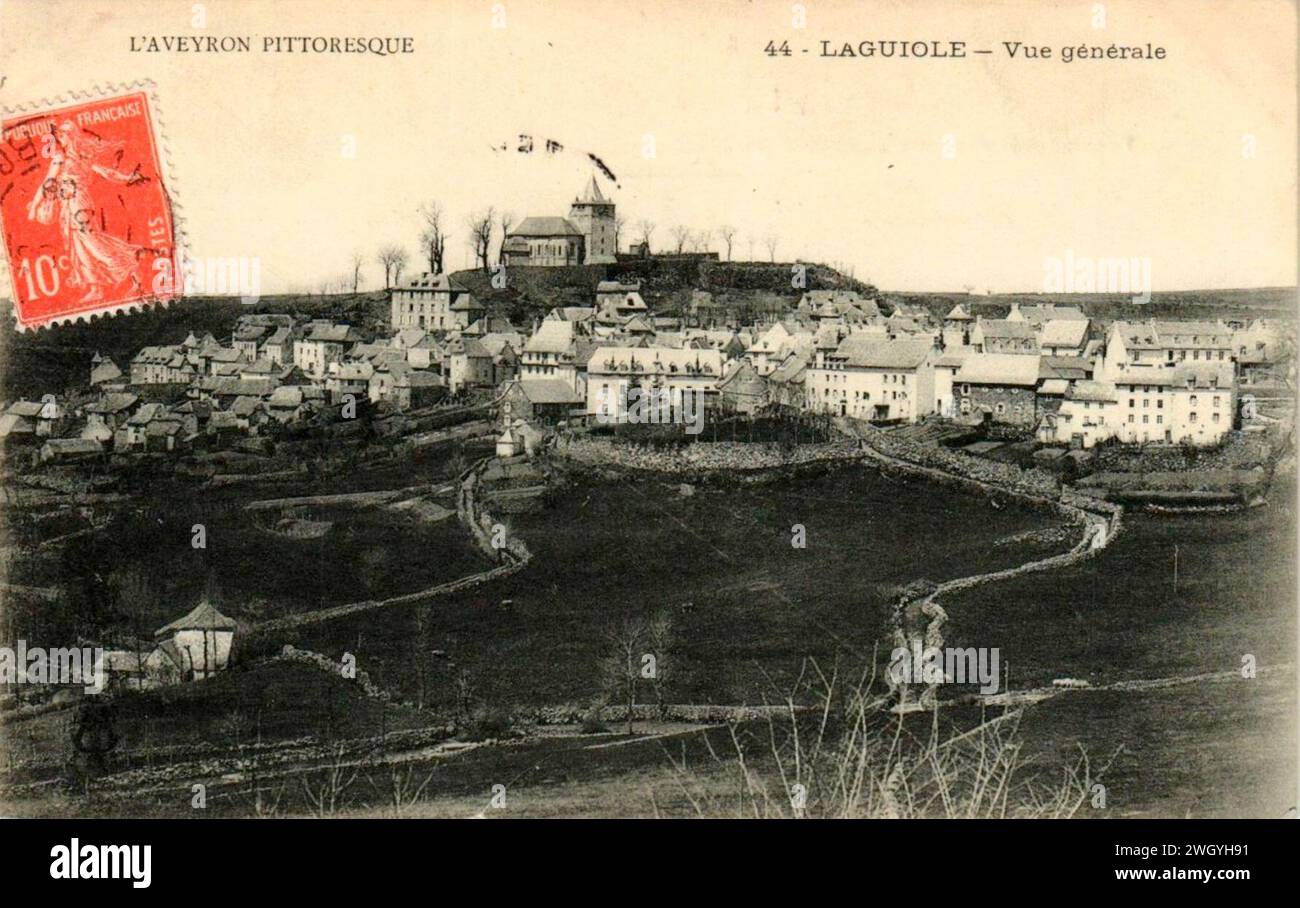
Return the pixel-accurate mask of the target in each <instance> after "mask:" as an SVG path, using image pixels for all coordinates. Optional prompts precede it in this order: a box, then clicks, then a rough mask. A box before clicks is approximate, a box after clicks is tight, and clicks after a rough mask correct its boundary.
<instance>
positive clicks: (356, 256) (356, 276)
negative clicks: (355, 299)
mask: <svg viewBox="0 0 1300 908" xmlns="http://www.w3.org/2000/svg"><path fill="white" fill-rule="evenodd" d="M365 261H366V259H365V256H363V255H362V254H361V253H360V252H354V253H352V294H353V296H355V295H356V294H357V292H358V291H359V290H360V289H361V266H362V265H363V264H365Z"/></svg>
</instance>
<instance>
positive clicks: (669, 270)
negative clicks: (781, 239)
mask: <svg viewBox="0 0 1300 908" xmlns="http://www.w3.org/2000/svg"><path fill="white" fill-rule="evenodd" d="M801 264H803V265H804V267H806V269H807V272H806V275H805V283H806V286H805V287H802V288H796V287H794V286H793V285H792V276H793V273H794V272H793V268H794V266H795V263H793V262H720V261H716V260H714V259H709V258H703V257H700V256H689V255H687V256H654V257H651V258H649V259H633V258H623V259H621V260H620V261H619V262H618V263H617V264H613V265H576V266H572V267H567V268H544V267H535V266H522V267H514V268H510V269H508V270H507V273H506V287H505V288H495V287H493V286H492V276H491V275H490V274H485V273H484V272H483V271H482V270H477V269H475V270H467V271H457V272H455V274H453V275H452V276H453V277H454V278H455V279H456V280H458V281H460V282H461V283H462V284H464V285H465V286H466V287H468V288H469V289H470V290H471V291H472V292H473V293H474V295H475V297H477V298H478V299H479V300H480V301H481V302H483V303H485V304H487V305H489V306H490V307H491V308H492V309H493V311H495V312H496V313H498V314H502V315H509V316H511V317H512V318H515V319H516V320H517V321H519V322H527V321H529V320H531V319H532V318H534V317H536V316H540V315H544V314H545V313H546V312H547V311H549V310H550V309H552V308H554V307H555V306H590V305H591V302H592V298H593V296H594V294H595V290H596V285H597V284H599V283H600V282H601V281H603V280H618V281H624V282H633V281H637V282H640V284H641V296H642V298H643V299H645V301H646V303H648V304H649V305H650V308H651V309H654V310H655V311H656V312H658V313H660V314H666V315H679V314H681V313H682V312H684V311H686V309H687V307H688V306H689V304H690V302H691V297H692V293H693V292H694V291H696V290H704V291H707V292H708V293H710V294H712V297H713V302H714V303H715V304H717V305H718V306H719V308H720V309H721V310H722V312H723V313H724V314H729V315H733V316H735V317H740V318H743V317H744V316H745V315H746V314H749V313H752V312H758V311H762V312H765V313H770V312H772V311H780V310H781V309H782V308H783V307H789V306H793V305H794V304H795V303H797V302H798V300H799V297H800V296H802V295H803V292H804V290H805V289H807V290H841V289H842V290H856V291H858V292H859V293H861V294H862V295H864V296H868V297H875V296H876V295H877V292H876V288H874V287H872V286H870V285H869V284H864V283H862V282H861V281H857V280H854V279H853V278H850V277H846V276H845V275H843V274H840V273H839V272H838V271H835V270H834V269H832V268H828V267H827V266H825V265H819V264H810V263H801Z"/></svg>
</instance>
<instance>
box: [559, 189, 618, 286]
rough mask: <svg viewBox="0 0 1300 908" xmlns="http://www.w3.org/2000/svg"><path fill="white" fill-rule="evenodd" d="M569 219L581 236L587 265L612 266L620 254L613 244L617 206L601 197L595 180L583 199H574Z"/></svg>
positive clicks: (583, 195) (584, 262)
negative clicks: (615, 255) (615, 257)
mask: <svg viewBox="0 0 1300 908" xmlns="http://www.w3.org/2000/svg"><path fill="white" fill-rule="evenodd" d="M569 220H570V221H572V222H573V226H575V227H577V228H578V231H579V232H580V233H581V234H582V237H583V240H584V245H585V246H586V254H585V258H584V259H583V264H585V265H608V264H612V263H613V262H614V261H615V259H614V254H615V253H616V252H617V251H618V249H617V247H616V245H615V241H614V203H613V202H611V201H610V200H609V199H607V198H605V196H604V195H602V194H601V191H600V187H599V186H598V185H596V177H595V176H592V178H591V183H590V184H588V186H587V188H586V190H585V191H584V193H583V194H582V196H581V197H580V198H577V199H574V200H573V207H571V208H570V209H569Z"/></svg>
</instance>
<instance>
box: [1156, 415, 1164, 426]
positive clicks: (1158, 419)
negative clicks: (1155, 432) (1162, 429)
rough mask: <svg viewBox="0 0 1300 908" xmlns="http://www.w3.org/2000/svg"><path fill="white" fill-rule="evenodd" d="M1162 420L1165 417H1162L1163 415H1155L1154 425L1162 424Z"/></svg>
mask: <svg viewBox="0 0 1300 908" xmlns="http://www.w3.org/2000/svg"><path fill="white" fill-rule="evenodd" d="M1164 421H1165V418H1164V417H1163V416H1157V417H1156V425H1157V426H1159V425H1162V424H1163V423H1164Z"/></svg>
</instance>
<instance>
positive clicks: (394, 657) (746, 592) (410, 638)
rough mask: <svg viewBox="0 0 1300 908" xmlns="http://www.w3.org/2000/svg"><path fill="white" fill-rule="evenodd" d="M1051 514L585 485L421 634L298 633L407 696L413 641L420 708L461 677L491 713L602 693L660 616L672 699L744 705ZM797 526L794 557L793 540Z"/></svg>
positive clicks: (777, 488) (837, 496)
mask: <svg viewBox="0 0 1300 908" xmlns="http://www.w3.org/2000/svg"><path fill="white" fill-rule="evenodd" d="M1053 522H1054V517H1052V516H1051V515H1047V514H1044V513H1041V512H1037V511H1031V510H1022V509H1019V508H1016V507H1006V508H1003V509H1002V510H995V509H993V508H992V507H990V505H989V504H988V502H987V501H986V500H985V499H984V498H982V497H977V496H968V495H964V494H960V493H955V492H953V491H950V490H940V489H935V488H933V487H931V486H928V485H924V484H920V483H915V484H913V483H908V482H901V481H895V480H891V479H888V478H885V477H882V476H881V475H880V474H878V473H876V472H873V471H870V470H866V469H862V468H846V469H842V470H838V471H836V472H833V473H830V474H827V475H824V476H820V477H815V478H805V479H799V480H794V481H789V482H783V483H781V484H780V485H771V486H753V487H744V488H736V489H731V488H728V489H722V488H707V487H700V488H698V489H696V491H695V494H693V495H690V496H682V495H681V494H680V493H679V487H678V486H677V485H675V484H668V483H661V482H652V481H645V480H636V481H633V480H629V481H627V482H606V483H600V484H596V485H591V486H586V485H583V486H579V487H578V488H575V489H573V490H571V492H570V493H569V494H568V495H566V496H563V497H562V498H561V499H560V500H559V502H558V503H557V504H555V505H554V506H553V507H551V508H548V509H545V510H541V511H538V512H536V513H532V514H524V515H519V516H517V517H513V518H511V523H512V531H513V532H518V533H520V534H521V535H522V538H523V539H524V540H525V541H526V542H527V544H528V546H529V547H530V548H531V549H532V551H533V553H534V556H535V557H534V559H533V561H532V563H531V564H529V566H528V567H527V568H525V569H524V570H523V571H521V572H520V573H518V574H515V575H514V576H512V577H510V578H508V579H506V580H503V581H500V582H497V583H494V584H492V585H490V586H488V587H484V588H480V589H477V590H474V591H471V592H470V593H467V594H465V595H463V596H458V597H448V598H443V599H440V600H438V601H437V602H436V603H434V604H433V605H431V606H429V607H427V610H426V611H427V623H426V626H425V627H424V629H423V630H422V632H421V633H422V635H423V636H421V634H417V633H415V630H414V624H415V621H416V615H415V614H413V613H412V612H410V611H406V612H391V613H385V614H383V615H376V616H358V617H357V618H355V619H340V620H338V621H332V622H330V623H329V624H327V625H323V626H320V627H317V628H312V629H307V630H304V631H303V632H301V638H300V639H301V643H302V645H304V646H306V647H308V648H310V649H313V650H317V651H321V652H326V653H338V652H341V651H343V650H344V649H347V650H349V651H351V652H356V653H358V657H359V659H360V660H361V662H362V663H364V664H365V665H366V666H367V668H368V670H370V671H371V672H372V673H375V674H376V675H377V676H378V677H379V678H381V679H382V681H381V683H383V684H385V685H386V686H392V687H395V688H397V689H406V690H409V683H410V682H409V668H408V666H409V659H410V658H411V652H412V648H413V647H415V646H417V645H423V646H430V647H436V648H438V649H440V650H443V651H444V652H445V653H446V660H445V661H444V662H443V663H440V665H439V667H438V672H439V673H440V680H439V681H438V683H437V685H436V687H437V689H436V691H435V692H434V693H433V699H434V700H435V701H441V702H444V703H445V702H447V701H448V699H449V698H450V697H451V696H452V694H453V690H452V684H451V681H452V678H453V677H455V675H456V674H457V673H459V672H461V671H464V672H466V673H468V675H469V676H470V677H471V678H472V681H473V684H474V687H475V690H476V692H477V696H478V697H479V698H481V700H482V701H484V702H486V703H491V704H493V705H497V706H503V707H509V706H510V705H513V704H519V705H529V704H563V703H584V702H587V701H589V700H590V699H592V698H593V697H595V696H596V695H598V693H599V692H600V690H601V684H600V681H599V679H598V672H597V663H598V661H599V660H600V658H601V656H602V655H603V654H604V653H605V652H607V649H608V648H607V645H606V644H605V642H604V637H603V634H604V632H605V630H606V628H608V627H609V626H610V625H613V624H616V623H618V622H620V621H621V620H622V619H623V618H624V617H625V616H629V615H643V616H644V615H650V614H653V613H655V612H657V611H660V610H666V611H667V612H668V613H669V614H670V615H671V616H672V619H673V624H674V629H673V631H674V637H675V643H674V645H673V646H672V648H671V655H672V663H673V666H672V671H671V676H670V677H669V676H666V678H667V680H666V681H665V685H666V688H667V690H668V694H669V700H670V701H671V702H696V703H759V702H763V700H764V698H779V697H782V696H784V693H785V691H786V690H788V688H789V687H790V684H791V682H792V681H793V679H794V678H795V677H796V676H797V674H798V672H799V670H800V666H801V664H802V663H803V661H804V660H805V659H806V658H808V657H810V656H811V657H816V658H818V659H823V660H827V661H830V660H833V659H835V658H836V657H837V656H839V657H840V658H843V659H846V660H850V661H856V662H858V663H859V664H862V663H865V662H866V661H867V660H869V659H870V658H871V656H872V651H873V646H874V645H875V644H876V643H877V641H882V645H884V646H886V647H887V642H885V641H886V634H885V630H884V627H885V625H884V620H885V617H886V605H887V603H888V602H889V601H890V597H891V595H892V594H893V593H894V591H895V590H896V589H897V588H898V587H899V586H901V585H902V584H905V583H907V582H909V581H911V580H914V579H916V577H918V576H924V577H928V578H930V579H933V580H942V579H946V578H950V577H957V576H964V575H966V574H969V573H975V572H977V571H980V570H985V569H990V568H996V567H1007V566H1011V565H1014V564H1018V563H1020V562H1021V561H1024V560H1027V559H1028V558H1029V557H1032V555H1031V554H1029V553H1030V552H1036V551H1040V550H1041V549H1036V548H1033V547H1026V546H1016V545H1010V546H1007V545H1002V546H999V545H996V543H997V541H998V540H1000V539H1003V538H1005V537H1008V536H1012V535H1015V534H1017V533H1021V532H1024V531H1026V530H1030V529H1035V528H1039V527H1043V526H1047V525H1049V524H1051V523H1053ZM795 524H802V525H803V527H804V529H805V531H806V538H807V546H806V548H802V549H798V548H794V547H793V546H792V544H791V542H792V527H793V526H794V525H795ZM421 639H424V640H427V641H428V642H426V643H423V644H417V643H416V641H418V640H421ZM645 696H646V697H648V696H649V692H646V693H645Z"/></svg>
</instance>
